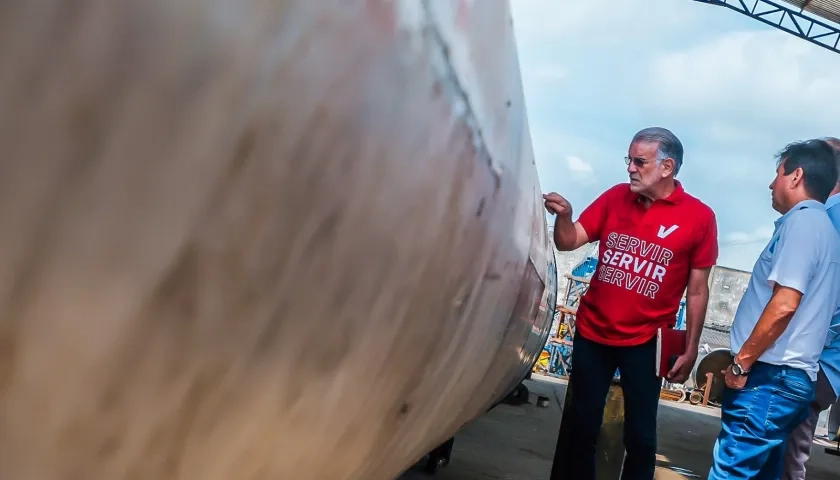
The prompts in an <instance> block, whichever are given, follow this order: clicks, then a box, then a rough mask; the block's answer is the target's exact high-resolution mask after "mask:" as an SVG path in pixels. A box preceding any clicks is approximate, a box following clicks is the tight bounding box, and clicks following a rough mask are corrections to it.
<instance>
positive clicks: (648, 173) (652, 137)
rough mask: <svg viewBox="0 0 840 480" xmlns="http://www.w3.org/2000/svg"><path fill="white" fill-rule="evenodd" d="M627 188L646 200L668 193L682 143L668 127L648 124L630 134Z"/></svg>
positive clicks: (677, 165) (672, 181)
mask: <svg viewBox="0 0 840 480" xmlns="http://www.w3.org/2000/svg"><path fill="white" fill-rule="evenodd" d="M624 162H625V163H626V164H627V173H628V174H629V175H630V190H631V191H633V192H634V193H638V194H639V195H641V196H642V197H644V198H645V199H646V200H648V201H655V200H659V199H662V198H666V197H668V196H669V195H670V194H671V193H673V191H674V189H675V188H676V180H675V177H676V176H677V174H678V173H679V171H680V168H681V167H682V163H683V146H682V143H681V142H680V140H679V139H678V138H677V136H676V135H674V134H673V133H672V132H671V131H670V130H668V129H666V128H661V127H650V128H645V129H643V130H641V131H639V132H638V133H637V134H636V135H634V136H633V140H632V141H631V142H630V148H629V149H628V150H627V157H625V158H624Z"/></svg>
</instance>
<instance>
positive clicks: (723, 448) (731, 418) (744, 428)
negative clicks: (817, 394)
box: [709, 362, 814, 480]
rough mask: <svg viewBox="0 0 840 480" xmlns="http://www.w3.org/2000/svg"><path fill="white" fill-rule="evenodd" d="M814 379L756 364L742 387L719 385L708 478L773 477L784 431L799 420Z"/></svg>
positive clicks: (779, 461) (775, 478) (802, 373)
mask: <svg viewBox="0 0 840 480" xmlns="http://www.w3.org/2000/svg"><path fill="white" fill-rule="evenodd" d="M813 401H814V382H813V381H812V380H811V379H810V378H809V377H808V374H807V373H806V372H805V371H804V370H800V369H797V368H792V367H781V366H776V365H770V364H767V363H762V362H756V364H755V365H754V366H753V367H752V370H751V371H750V374H749V376H748V377H747V384H746V386H745V387H744V388H743V389H742V390H733V389H730V388H725V389H724V391H723V404H722V406H721V431H720V435H718V438H717V441H716V442H715V448H714V451H713V455H714V462H715V463H714V465H713V466H712V470H711V472H709V480H723V479H727V480H734V479H738V480H740V479H743V480H748V479H758V480H771V479H772V480H778V479H779V478H781V476H782V465H783V460H784V453H785V445H786V441H787V438H788V435H789V434H790V432H791V431H792V430H793V429H794V428H796V426H797V425H799V423H800V422H802V421H803V420H805V418H806V417H807V416H808V409H809V408H810V405H811V402H813Z"/></svg>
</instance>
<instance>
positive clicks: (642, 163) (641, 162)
mask: <svg viewBox="0 0 840 480" xmlns="http://www.w3.org/2000/svg"><path fill="white" fill-rule="evenodd" d="M630 162H633V165H635V166H636V167H637V168H642V167H644V166H645V165H647V164H648V163H650V162H648V161H647V160H645V159H644V158H641V157H635V158H630V157H624V164H625V165H628V166H629V165H630Z"/></svg>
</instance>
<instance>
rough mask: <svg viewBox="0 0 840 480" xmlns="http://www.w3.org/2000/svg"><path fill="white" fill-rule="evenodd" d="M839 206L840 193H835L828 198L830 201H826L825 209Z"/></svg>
mask: <svg viewBox="0 0 840 480" xmlns="http://www.w3.org/2000/svg"><path fill="white" fill-rule="evenodd" d="M838 204H840V193H835V194H834V195H832V196H830V197H828V200H826V201H825V209H826V210H828V209H829V208H833V207H835V206H837V205H838Z"/></svg>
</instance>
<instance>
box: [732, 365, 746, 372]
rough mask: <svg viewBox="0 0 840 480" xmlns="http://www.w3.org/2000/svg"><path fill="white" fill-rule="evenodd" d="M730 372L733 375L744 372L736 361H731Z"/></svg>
mask: <svg viewBox="0 0 840 480" xmlns="http://www.w3.org/2000/svg"><path fill="white" fill-rule="evenodd" d="M732 373H734V374H735V375H741V374H742V373H744V371H743V370H741V366H740V365H738V364H737V363H733V364H732Z"/></svg>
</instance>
